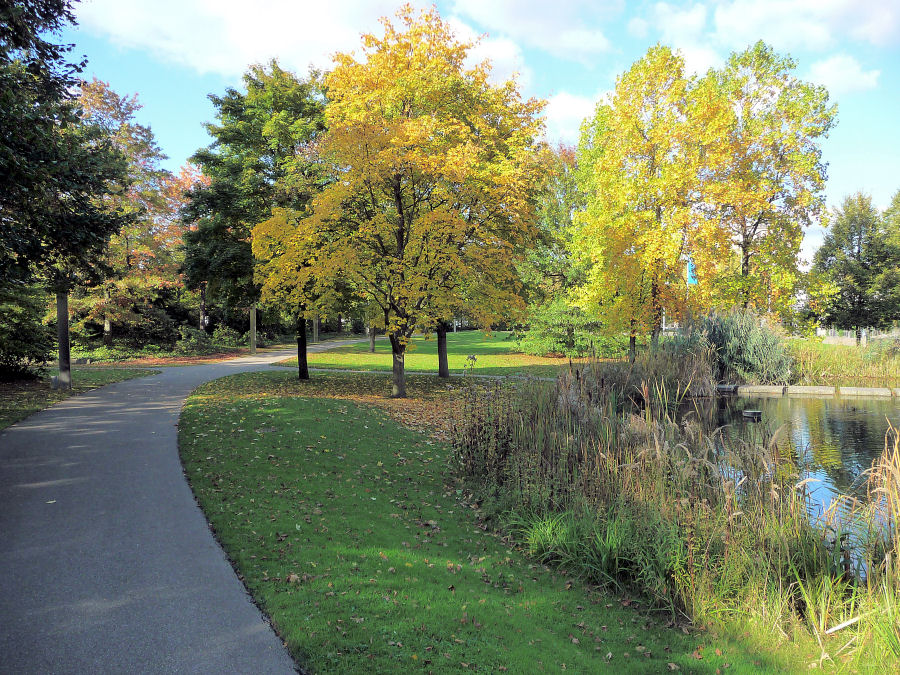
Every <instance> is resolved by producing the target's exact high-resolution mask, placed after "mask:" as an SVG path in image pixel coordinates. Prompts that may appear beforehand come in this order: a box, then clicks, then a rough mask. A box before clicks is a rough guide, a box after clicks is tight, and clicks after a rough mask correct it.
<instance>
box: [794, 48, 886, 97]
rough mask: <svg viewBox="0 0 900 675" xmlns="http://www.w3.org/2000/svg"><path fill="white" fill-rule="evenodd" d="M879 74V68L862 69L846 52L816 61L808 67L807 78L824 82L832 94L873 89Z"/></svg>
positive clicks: (818, 82) (876, 84) (837, 94)
mask: <svg viewBox="0 0 900 675" xmlns="http://www.w3.org/2000/svg"><path fill="white" fill-rule="evenodd" d="M880 74H881V71H879V70H863V69H862V66H860V64H859V61H857V60H856V59H855V58H853V57H852V56H850V55H848V54H835V55H834V56H832V57H830V58H827V59H824V60H823V61H816V62H815V63H814V64H812V66H811V67H810V69H809V79H810V80H812V81H813V82H815V83H817V84H824V85H825V87H827V89H828V91H829V93H831V94H832V95H833V96H840V95H841V94H847V93H850V92H854V91H865V90H866V89H874V88H875V87H877V86H878V76H879V75H880Z"/></svg>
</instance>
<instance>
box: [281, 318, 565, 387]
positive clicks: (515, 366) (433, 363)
mask: <svg viewBox="0 0 900 675" xmlns="http://www.w3.org/2000/svg"><path fill="white" fill-rule="evenodd" d="M470 356H474V357H475V361H474V364H473V363H472V361H471V359H469V357H470ZM307 361H308V363H309V367H310V368H338V369H343V370H381V371H390V370H391V363H392V361H391V346H390V343H389V342H388V341H387V340H386V339H378V340H376V341H375V352H374V353H370V352H369V343H368V341H366V342H359V343H356V344H352V345H345V346H342V347H337V348H335V349H330V350H328V351H324V352H316V353H312V352H311V353H310V354H309V355H308V356H307ZM447 363H448V365H449V367H450V372H451V373H454V374H457V375H461V374H463V373H466V372H469V371H470V370H471V371H472V372H473V373H475V374H478V375H526V374H527V375H536V376H539V377H556V376H557V375H559V373H560V370H561V369H563V368H568V367H569V363H570V362H569V359H567V358H559V357H547V356H531V355H528V354H522V353H521V352H518V351H516V342H515V340H513V339H512V337H511V334H510V333H508V332H503V331H495V332H493V333H491V334H485V333H483V332H482V331H480V330H467V331H461V332H458V333H448V334H447ZM279 365H284V366H293V367H296V366H297V359H296V358H292V359H288V360H285V361H282V362H281V363H280V364H279ZM405 367H406V371H407V372H410V373H416V372H419V373H436V372H437V369H438V360H437V337H436V336H434V335H431V336H429V337H415V338H413V339H412V341H411V342H410V344H409V346H408V347H407V352H406V358H405Z"/></svg>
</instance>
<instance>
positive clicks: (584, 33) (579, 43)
mask: <svg viewBox="0 0 900 675" xmlns="http://www.w3.org/2000/svg"><path fill="white" fill-rule="evenodd" d="M622 7H623V2H622V1H621V0H605V1H599V2H598V1H596V0H594V1H592V0H556V1H555V2H547V1H546V0H455V2H454V3H453V11H454V12H455V13H456V14H458V15H459V16H464V17H467V18H468V19H470V20H472V21H474V22H475V23H477V24H478V25H479V26H481V27H483V28H484V29H486V30H488V31H490V32H491V33H497V34H502V35H507V36H509V37H510V38H512V39H513V40H515V41H516V42H518V43H521V44H522V45H523V46H527V47H535V48H537V49H540V50H542V51H544V52H547V53H549V54H553V55H554V56H558V57H560V58H566V59H571V60H574V61H586V60H588V59H590V58H591V57H592V56H596V55H597V54H602V53H607V52H609V51H610V50H611V49H612V43H611V42H610V40H609V38H607V37H606V34H605V33H604V32H603V30H602V26H603V24H604V23H605V22H606V21H607V20H608V19H610V18H612V17H616V16H618V15H619V14H620V13H621V11H622Z"/></svg>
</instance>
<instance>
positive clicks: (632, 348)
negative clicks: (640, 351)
mask: <svg viewBox="0 0 900 675" xmlns="http://www.w3.org/2000/svg"><path fill="white" fill-rule="evenodd" d="M636 356H637V336H635V334H634V333H632V334H631V335H629V336H628V361H629V362H630V363H634V359H635V357H636Z"/></svg>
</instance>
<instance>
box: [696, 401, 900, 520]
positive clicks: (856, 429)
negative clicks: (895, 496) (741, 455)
mask: <svg viewBox="0 0 900 675" xmlns="http://www.w3.org/2000/svg"><path fill="white" fill-rule="evenodd" d="M692 408H693V409H692V410H689V411H685V414H687V415H697V416H699V417H701V418H703V421H704V423H705V424H706V425H708V426H710V427H714V426H724V425H727V426H728V429H727V431H728V432H729V433H731V434H733V435H735V436H738V437H740V438H744V439H746V440H749V441H753V442H765V441H766V439H768V438H771V436H772V434H775V442H776V443H777V445H778V448H779V450H780V452H781V453H782V454H783V455H787V456H789V457H792V458H793V460H794V461H795V462H796V464H797V467H798V469H799V470H800V474H801V475H802V476H808V477H810V478H813V479H816V482H812V483H811V484H810V485H809V491H810V496H811V500H812V504H811V505H810V506H812V507H813V509H815V510H816V511H818V510H819V509H821V508H823V507H824V506H827V505H828V504H829V503H830V502H831V501H832V499H833V498H834V497H835V496H836V495H839V494H849V495H854V496H859V497H862V496H864V495H865V476H863V475H862V474H863V472H864V471H866V470H867V469H869V468H870V467H871V466H872V461H873V460H875V459H877V458H878V456H879V455H880V454H881V452H882V450H884V437H885V432H886V431H887V429H888V421H890V423H891V424H893V426H894V427H895V428H897V427H900V399H897V398H882V399H879V398H844V399H841V398H810V397H788V396H784V397H775V398H749V397H737V396H735V397H727V398H720V399H717V400H716V401H715V402H714V403H713V402H711V401H710V402H707V403H695V404H693V406H692ZM744 410H759V411H761V412H762V420H761V421H760V422H752V421H750V420H748V419H746V418H745V417H744V416H743V411H744Z"/></svg>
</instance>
